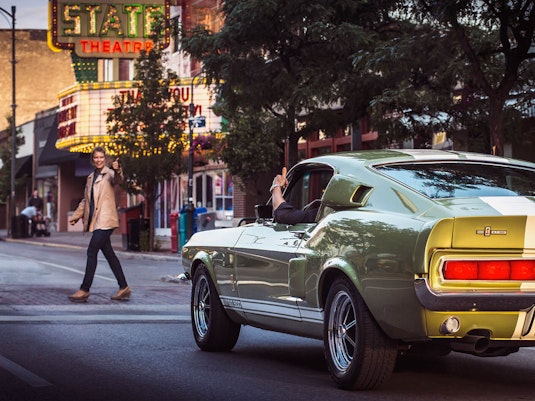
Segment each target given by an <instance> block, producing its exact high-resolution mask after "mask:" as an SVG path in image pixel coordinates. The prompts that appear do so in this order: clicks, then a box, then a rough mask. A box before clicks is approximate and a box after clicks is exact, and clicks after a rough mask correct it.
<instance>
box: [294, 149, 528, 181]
mask: <svg viewBox="0 0 535 401" xmlns="http://www.w3.org/2000/svg"><path fill="white" fill-rule="evenodd" d="M433 161H459V162H461V161H470V162H482V163H493V164H515V165H519V166H524V167H528V168H535V163H531V162H528V161H523V160H517V159H511V158H506V157H501V156H494V155H488V154H483V153H472V152H458V151H449V150H435V149H379V150H360V151H351V152H339V153H331V154H325V155H321V156H317V157H313V158H310V159H306V160H303V161H301V162H300V163H298V164H297V165H296V167H297V166H299V165H303V164H314V163H322V164H327V165H330V166H333V167H334V168H335V170H336V172H337V173H341V174H349V175H351V173H352V172H354V169H355V167H356V166H357V165H359V166H361V167H362V166H373V165H378V164H388V163H403V162H433Z"/></svg>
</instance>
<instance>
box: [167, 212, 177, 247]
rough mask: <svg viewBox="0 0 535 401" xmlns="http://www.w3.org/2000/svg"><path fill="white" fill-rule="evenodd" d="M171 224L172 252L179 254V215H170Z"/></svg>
mask: <svg viewBox="0 0 535 401" xmlns="http://www.w3.org/2000/svg"><path fill="white" fill-rule="evenodd" d="M169 222H170V224H171V251H173V252H175V253H176V252H178V213H177V212H173V213H170V214H169Z"/></svg>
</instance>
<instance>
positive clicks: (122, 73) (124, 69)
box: [119, 58, 134, 81]
mask: <svg viewBox="0 0 535 401" xmlns="http://www.w3.org/2000/svg"><path fill="white" fill-rule="evenodd" d="M133 79H134V60H131V59H127V58H121V59H119V81H131V80H133Z"/></svg>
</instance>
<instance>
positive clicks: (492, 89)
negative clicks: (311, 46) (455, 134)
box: [356, 0, 535, 155]
mask: <svg viewBox="0 0 535 401" xmlns="http://www.w3.org/2000/svg"><path fill="white" fill-rule="evenodd" d="M396 3H397V4H396V8H395V12H392V14H391V15H395V16H396V19H397V20H398V21H400V22H403V23H404V24H406V25H408V26H412V28H411V29H408V30H406V31H405V32H404V33H403V35H400V36H399V37H398V38H396V40H394V41H392V42H391V43H385V45H384V46H383V47H381V48H378V49H377V51H374V52H373V53H371V54H366V55H359V57H358V58H357V59H356V63H357V64H358V66H359V68H369V69H372V70H374V71H376V72H380V73H381V74H383V77H384V78H385V79H392V78H394V77H397V79H396V80H395V81H393V82H395V84H394V85H392V87H391V88H390V89H389V90H388V91H385V92H384V93H382V94H381V95H380V96H377V97H376V98H375V99H374V102H372V104H373V105H374V106H376V107H375V108H374V114H375V117H376V119H375V120H376V121H377V122H379V123H381V122H382V124H383V125H389V126H390V128H392V131H395V132H397V133H398V134H399V133H400V132H403V129H402V126H403V125H405V128H407V127H408V128H410V129H414V128H415V126H418V127H419V128H420V129H421V130H425V129H428V130H432V129H435V128H437V127H433V126H432V124H429V121H435V122H436V124H437V125H439V126H442V127H445V128H447V129H449V130H450V132H451V131H455V130H457V131H458V130H461V131H463V132H464V133H465V135H466V136H467V137H468V138H469V139H468V141H469V142H470V143H471V146H477V148H476V149H473V150H478V151H488V152H491V153H495V154H498V155H503V146H504V142H505V138H506V135H508V133H509V132H514V131H515V129H513V128H512V125H513V124H516V131H518V129H519V128H520V127H519V126H518V121H520V119H519V118H518V114H519V111H521V110H522V109H524V110H526V109H527V107H525V106H524V105H525V104H528V103H529V102H532V101H533V92H532V90H531V88H533V86H534V84H535V81H534V78H535V74H534V72H535V65H534V63H533V59H534V58H535V53H534V52H533V41H534V39H535V36H534V29H535V7H534V3H533V1H526V0H516V1H495V0H472V1H470V0H445V1H428V0H415V1H405V0H402V1H398V2H396ZM400 112H401V114H403V116H404V119H405V121H400V120H399V119H398V120H397V121H396V120H395V119H392V120H390V121H385V120H384V119H381V115H382V116H384V115H391V114H397V115H399V114H400ZM424 117H425V118H424ZM407 120H412V121H411V122H412V123H413V124H408V125H407V124H406V122H407ZM418 122H419V123H418ZM383 129H385V127H383ZM413 132H414V131H413ZM482 133H486V136H487V138H485V137H484V136H482V135H481V134H482ZM507 139H509V140H510V139H513V138H511V137H509V138H507Z"/></svg>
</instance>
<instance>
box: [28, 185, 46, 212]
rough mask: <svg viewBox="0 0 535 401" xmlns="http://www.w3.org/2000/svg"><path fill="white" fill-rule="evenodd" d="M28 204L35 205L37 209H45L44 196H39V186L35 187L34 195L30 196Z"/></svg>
mask: <svg viewBox="0 0 535 401" xmlns="http://www.w3.org/2000/svg"><path fill="white" fill-rule="evenodd" d="M28 206H34V207H35V208H36V209H39V210H43V198H41V197H40V196H39V191H38V190H37V188H34V189H33V193H32V195H31V196H30V197H29V198H28Z"/></svg>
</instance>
